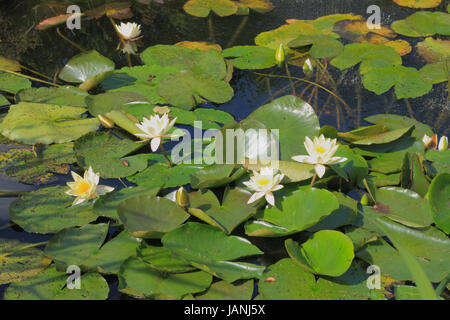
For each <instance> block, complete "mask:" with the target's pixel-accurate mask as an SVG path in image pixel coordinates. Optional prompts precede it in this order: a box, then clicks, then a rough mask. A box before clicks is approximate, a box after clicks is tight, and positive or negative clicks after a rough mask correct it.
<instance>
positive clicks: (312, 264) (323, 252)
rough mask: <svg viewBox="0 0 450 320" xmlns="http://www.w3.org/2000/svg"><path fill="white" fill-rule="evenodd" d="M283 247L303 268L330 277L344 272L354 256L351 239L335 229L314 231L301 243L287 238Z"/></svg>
mask: <svg viewBox="0 0 450 320" xmlns="http://www.w3.org/2000/svg"><path fill="white" fill-rule="evenodd" d="M285 247H286V250H287V251H288V253H289V256H290V257H291V259H293V260H294V262H295V263H297V264H298V265H300V266H301V267H302V268H304V269H305V270H307V271H309V272H312V273H315V274H323V275H328V276H332V277H338V276H340V275H342V274H343V273H345V272H346V271H347V270H348V268H350V265H351V264H352V261H353V258H354V257H355V254H354V252H353V242H352V240H351V239H350V238H349V237H347V236H346V235H345V234H343V233H341V232H339V231H335V230H322V231H319V232H316V233H315V234H314V235H313V237H312V238H310V239H309V240H307V241H306V242H304V243H303V244H302V245H299V244H298V243H296V242H295V241H293V240H292V239H287V240H286V241H285Z"/></svg>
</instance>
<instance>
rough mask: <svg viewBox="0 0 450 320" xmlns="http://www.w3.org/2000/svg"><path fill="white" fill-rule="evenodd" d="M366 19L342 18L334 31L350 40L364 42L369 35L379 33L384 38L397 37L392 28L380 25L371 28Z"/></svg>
mask: <svg viewBox="0 0 450 320" xmlns="http://www.w3.org/2000/svg"><path fill="white" fill-rule="evenodd" d="M367 25H368V23H367V21H366V20H341V21H339V22H337V23H335V25H334V30H333V31H334V32H336V33H338V34H339V35H340V36H341V37H342V38H344V39H346V40H350V41H357V42H364V41H365V40H366V39H367V36H368V35H374V34H375V35H377V36H379V37H383V38H385V39H386V38H395V37H396V36H397V35H396V34H395V32H394V31H392V30H391V29H390V28H388V27H385V26H380V28H377V29H370V28H369V27H368V26H367Z"/></svg>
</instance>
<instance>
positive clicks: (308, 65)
mask: <svg viewBox="0 0 450 320" xmlns="http://www.w3.org/2000/svg"><path fill="white" fill-rule="evenodd" d="M303 72H304V73H305V75H307V76H310V75H312V73H313V72H314V66H313V64H312V61H311V59H309V58H308V59H306V61H305V63H304V64H303Z"/></svg>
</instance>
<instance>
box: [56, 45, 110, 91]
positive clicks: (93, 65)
mask: <svg viewBox="0 0 450 320" xmlns="http://www.w3.org/2000/svg"><path fill="white" fill-rule="evenodd" d="M114 68H115V65H114V62H113V61H111V60H109V59H108V58H106V57H104V56H102V55H101V54H100V53H98V52H97V51H95V50H92V51H87V52H82V53H80V54H78V55H76V56H75V57H73V58H72V59H70V60H69V61H68V62H67V63H66V65H65V66H64V68H63V69H62V70H61V72H60V73H59V78H60V79H61V80H64V81H67V82H72V83H83V82H86V81H89V80H91V79H93V78H94V77H96V76H99V75H102V74H105V73H107V72H110V71H113V70H114Z"/></svg>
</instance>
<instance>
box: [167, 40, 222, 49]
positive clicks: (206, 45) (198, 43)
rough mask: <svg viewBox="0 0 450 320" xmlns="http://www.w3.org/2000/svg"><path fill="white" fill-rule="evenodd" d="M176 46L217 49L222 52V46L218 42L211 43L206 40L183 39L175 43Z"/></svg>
mask: <svg viewBox="0 0 450 320" xmlns="http://www.w3.org/2000/svg"><path fill="white" fill-rule="evenodd" d="M175 45H176V46H180V47H185V48H190V49H199V50H216V51H218V52H222V47H221V46H220V45H219V44H216V43H209V42H205V41H181V42H178V43H176V44H175Z"/></svg>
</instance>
